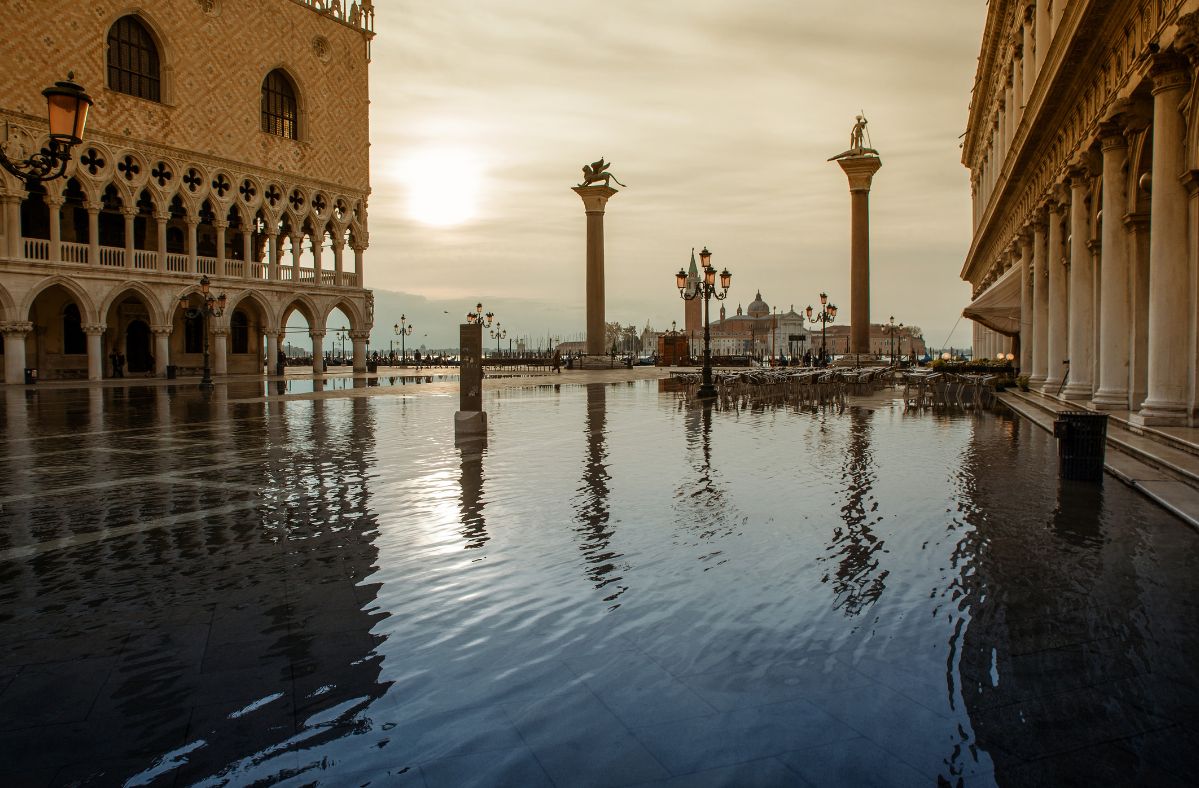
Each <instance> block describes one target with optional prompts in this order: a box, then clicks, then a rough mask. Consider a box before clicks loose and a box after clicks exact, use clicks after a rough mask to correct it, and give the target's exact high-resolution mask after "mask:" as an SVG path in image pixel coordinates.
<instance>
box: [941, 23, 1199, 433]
mask: <svg viewBox="0 0 1199 788" xmlns="http://www.w3.org/2000/svg"><path fill="white" fill-rule="evenodd" d="M1197 63H1199V2H1197V1H1196V0H1117V1H1116V2H1098V1H1097V0H1034V1H1030V0H1023V2H1017V1H1016V0H992V2H991V3H990V5H989V7H988V11H987V22H986V29H985V33H984V37H983V47H982V52H981V53H980V56H979V67H978V72H977V76H976V79H975V84H974V95H973V101H972V104H971V107H970V120H969V126H968V128H967V132H966V136H965V140H964V144H963V159H962V160H963V163H964V164H965V165H966V166H967V167H968V168H969V169H970V174H971V187H972V192H973V202H974V211H973V223H974V238H973V241H972V243H971V247H970V251H969V254H968V255H967V258H966V262H965V265H964V267H963V268H962V274H961V276H962V278H963V279H965V280H967V281H969V282H970V284H971V285H972V286H973V300H972V302H971V304H970V305H969V306H968V307H967V308H966V310H965V314H966V316H967V317H970V318H972V319H973V320H974V321H975V340H974V350H975V353H976V354H978V355H988V356H989V355H992V354H995V353H1000V352H1012V351H1018V352H1019V356H1020V367H1021V370H1022V371H1023V372H1024V373H1025V374H1028V375H1030V376H1031V382H1032V385H1033V386H1034V387H1036V388H1039V389H1040V390H1041V391H1042V392H1043V393H1045V394H1047V395H1051V396H1055V397H1060V398H1063V399H1068V400H1080V401H1089V402H1090V403H1091V404H1092V405H1093V406H1094V407H1097V408H1101V409H1110V410H1119V411H1128V412H1130V418H1131V421H1132V422H1133V423H1134V424H1140V425H1184V424H1192V425H1193V424H1194V419H1195V414H1196V408H1197V401H1196V400H1197V396H1199V340H1197V336H1199V289H1197V282H1199V274H1197V271H1199V96H1197V95H1196V92H1197V90H1199V79H1197V76H1199V74H1197V72H1196V65H1197Z"/></svg>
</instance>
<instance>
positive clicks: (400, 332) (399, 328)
mask: <svg viewBox="0 0 1199 788" xmlns="http://www.w3.org/2000/svg"><path fill="white" fill-rule="evenodd" d="M467 314H470V313H469V312H468V313H467ZM407 319H408V316H407V315H400V322H398V323H396V324H395V325H394V326H392V330H394V331H395V334H396V336H398V337H399V338H400V360H401V361H402V362H404V364H407V363H408V354H407V352H406V351H405V348H404V338H405V337H407V336H410V335H411V334H412V324H411V323H408V324H406V325H405V323H404V321H405V320H407Z"/></svg>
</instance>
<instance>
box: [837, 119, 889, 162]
mask: <svg viewBox="0 0 1199 788" xmlns="http://www.w3.org/2000/svg"><path fill="white" fill-rule="evenodd" d="M868 122H869V121H867V120H866V114H865V113H864V112H863V113H861V114H859V115H858V116H857V119H856V121H855V122H854V124H853V128H852V129H850V131H849V150H847V151H843V152H841V153H838V154H837V155H836V156H833V157H832V158H831V159H829V161H836V160H837V159H844V158H846V157H849V156H871V155H873V156H877V155H878V151H876V150H875V149H874V148H870V147H867V146H866V142H867V141H868V139H869V134H870V132H868V131H866V124H867V123H868Z"/></svg>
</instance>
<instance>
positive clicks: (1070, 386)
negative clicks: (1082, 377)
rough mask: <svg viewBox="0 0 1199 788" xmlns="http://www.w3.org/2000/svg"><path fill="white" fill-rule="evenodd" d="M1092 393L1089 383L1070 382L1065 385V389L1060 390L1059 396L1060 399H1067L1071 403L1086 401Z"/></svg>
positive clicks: (1092, 389)
mask: <svg viewBox="0 0 1199 788" xmlns="http://www.w3.org/2000/svg"><path fill="white" fill-rule="evenodd" d="M1093 392H1094V388H1093V387H1092V386H1091V384H1090V383H1081V382H1080V383H1075V382H1073V381H1072V382H1070V383H1067V384H1066V387H1065V388H1064V389H1062V394H1061V396H1062V399H1068V400H1072V401H1076V400H1088V399H1090V398H1091V394H1092V393H1093Z"/></svg>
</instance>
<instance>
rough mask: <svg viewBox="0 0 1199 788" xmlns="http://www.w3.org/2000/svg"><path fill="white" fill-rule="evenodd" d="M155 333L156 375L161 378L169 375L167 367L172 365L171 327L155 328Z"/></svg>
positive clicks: (153, 329)
mask: <svg viewBox="0 0 1199 788" xmlns="http://www.w3.org/2000/svg"><path fill="white" fill-rule="evenodd" d="M151 330H152V331H153V332H154V374H155V375H157V376H158V377H160V378H165V377H166V375H167V365H168V364H170V363H171V327H170V326H153V327H152V329H151Z"/></svg>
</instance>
